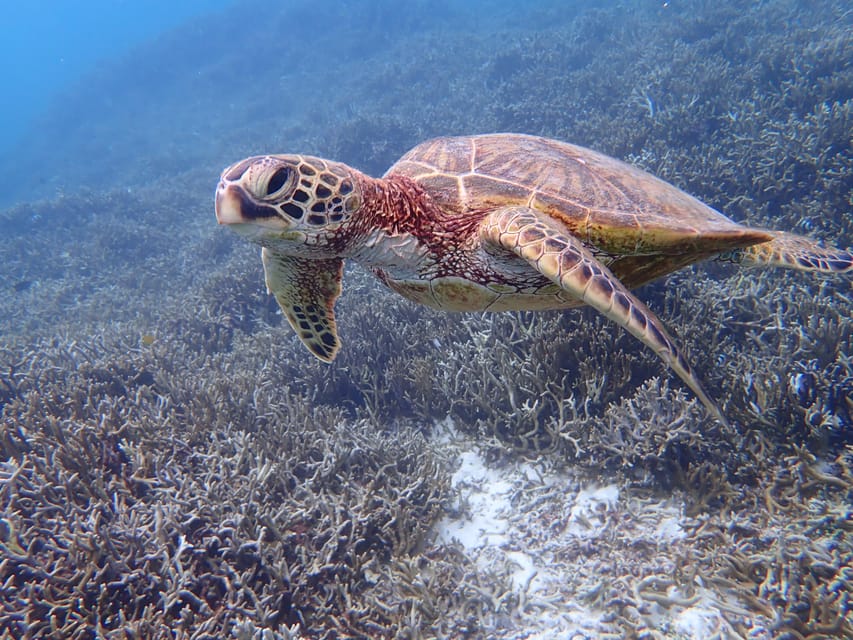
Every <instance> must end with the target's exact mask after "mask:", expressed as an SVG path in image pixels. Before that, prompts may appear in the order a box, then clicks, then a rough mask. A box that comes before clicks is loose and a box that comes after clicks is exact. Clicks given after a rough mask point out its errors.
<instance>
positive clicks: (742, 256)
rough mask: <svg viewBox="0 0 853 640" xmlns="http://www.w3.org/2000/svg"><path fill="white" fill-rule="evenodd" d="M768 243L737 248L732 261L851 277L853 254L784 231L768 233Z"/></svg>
mask: <svg viewBox="0 0 853 640" xmlns="http://www.w3.org/2000/svg"><path fill="white" fill-rule="evenodd" d="M768 233H769V234H770V235H772V236H773V239H772V240H769V241H767V242H760V243H758V244H754V245H752V246H750V247H744V248H742V249H737V250H735V251H734V252H733V255H732V259H733V260H734V261H735V262H738V263H740V264H744V265H749V266H752V265H755V266H767V267H786V268H788V269H799V270H800V271H818V272H822V273H846V274H851V275H853V253H851V252H850V251H845V250H844V249H836V248H835V247H823V246H821V245H819V244H818V243H817V242H815V241H814V240H812V239H811V238H807V237H805V236H799V235H797V234H795V233H786V232H784V231H768Z"/></svg>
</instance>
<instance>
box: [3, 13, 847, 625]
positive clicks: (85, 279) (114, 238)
mask: <svg viewBox="0 0 853 640" xmlns="http://www.w3.org/2000/svg"><path fill="white" fill-rule="evenodd" d="M562 4H563V3H559V2H554V3H539V4H537V5H536V8H535V9H528V10H527V11H526V13H524V14H523V15H518V14H517V13H516V14H511V13H504V9H502V5H500V4H498V3H495V4H494V6H493V7H492V9H493V10H491V11H489V12H488V13H489V16H488V17H487V18H483V17H482V16H479V15H476V14H472V13H469V12H468V10H465V11H463V10H461V9H459V8H453V7H452V6H451V7H446V8H444V9H445V11H446V12H448V13H447V15H448V16H450V17H449V18H442V19H437V18H436V17H435V14H437V13H440V12H439V10H438V9H439V8H441V7H440V3H439V5H436V4H435V3H432V2H431V3H427V2H413V3H411V12H412V13H411V17H410V18H408V20H405V21H401V20H400V19H399V17H398V16H396V14H395V12H394V11H393V10H392V9H393V6H394V3H392V2H390V0H389V1H388V2H384V1H383V2H376V1H374V2H369V3H368V2H355V3H348V4H346V5H341V6H340V7H338V8H331V9H326V10H324V11H325V13H317V12H316V10H313V9H311V8H310V7H309V6H308V5H307V4H306V5H304V6H303V5H297V6H295V7H291V8H281V9H279V8H276V9H270V8H269V6H268V3H262V2H247V3H244V4H242V5H241V6H240V7H239V8H238V9H235V10H234V13H232V14H225V15H223V16H217V17H214V18H211V19H210V20H209V21H208V22H200V23H198V24H195V25H190V26H188V27H186V28H185V29H182V30H179V31H176V32H174V33H172V34H167V35H164V36H163V37H162V38H161V39H160V40H159V41H157V42H154V43H151V44H150V45H147V46H146V47H144V48H142V49H140V50H138V51H136V52H134V53H133V54H131V55H129V56H128V57H127V58H125V59H123V60H119V61H116V62H115V63H114V64H112V65H110V66H109V67H108V68H105V69H103V70H102V71H100V72H99V73H98V74H94V75H92V76H90V77H88V78H86V79H85V81H81V83H80V85H79V86H77V87H74V88H72V89H69V90H68V91H67V92H66V94H65V95H64V96H63V97H62V100H61V105H60V106H57V108H56V109H55V110H54V111H53V112H51V113H49V114H47V115H46V116H45V117H44V120H43V122H42V124H41V126H40V131H39V132H34V133H33V136H32V139H31V140H30V141H29V142H28V143H27V146H26V148H22V149H21V150H20V151H19V152H18V153H17V154H16V156H15V157H14V158H11V159H8V160H4V161H3V162H2V163H0V164H2V166H3V171H2V172H0V173H2V180H3V185H4V192H5V193H6V194H10V195H11V194H14V196H13V197H14V199H15V201H16V204H12V205H10V206H9V207H8V208H6V209H5V210H4V211H2V212H0V229H2V236H3V238H4V242H3V243H2V245H0V260H2V264H3V265H4V269H3V273H2V274H0V284H2V286H3V287H4V290H5V291H6V295H5V296H3V297H2V298H0V332H2V336H3V339H2V345H0V406H2V418H3V419H2V427H0V465H2V466H0V505H2V516H0V582H2V584H3V585H4V588H3V590H2V594H1V595H0V635H3V634H6V635H8V636H10V637H14V638H17V637H33V638H35V637H45V638H94V637H110V638H133V637H146V638H149V637H150V638H222V637H235V638H286V637H308V638H328V639H331V638H361V637H368V638H433V637H438V638H444V637H468V638H485V637H490V638H526V637H531V638H532V637H543V638H544V637H553V634H557V633H563V634H565V636H566V637H572V636H571V633H573V632H576V633H578V634H580V635H579V637H602V636H605V635H606V634H610V636H611V637H704V636H712V637H713V636H714V634H717V636H718V637H750V638H774V637H779V638H800V637H804V638H805V637H808V638H818V637H849V636H851V635H853V627H851V623H850V611H851V602H850V595H849V594H850V593H851V583H853V573H851V568H850V567H851V564H853V543H851V537H850V536H851V526H850V522H851V508H850V504H851V491H853V468H851V465H853V438H851V433H853V359H851V355H850V354H851V353H852V352H853V351H852V350H851V342H852V341H853V323H851V318H853V298H851V286H850V280H849V279H847V280H844V279H829V278H813V277H810V276H809V275H806V274H794V273H782V272H771V271H742V270H737V269H735V268H734V267H731V266H727V265H724V264H720V263H710V264H705V265H700V266H697V267H694V268H691V269H687V270H685V271H683V272H680V273H678V274H675V275H673V276H670V277H668V278H667V279H665V280H664V281H662V282H659V283H656V284H654V285H651V286H648V287H646V288H644V289H642V290H641V292H640V296H641V297H642V298H643V299H644V300H646V301H647V302H649V304H650V305H651V306H652V308H653V309H654V310H655V311H656V312H657V313H658V314H659V315H660V317H661V318H662V319H663V320H664V322H666V323H667V325H668V326H669V327H670V328H672V329H673V331H674V332H675V333H676V334H677V335H678V337H679V338H680V340H681V341H682V343H683V344H684V345H685V347H686V349H687V351H688V352H689V353H690V354H691V359H692V361H693V364H694V365H695V368H696V369H697V371H698V373H699V374H700V376H701V377H702V379H703V380H704V381H706V383H707V385H708V387H709V391H710V392H711V394H712V395H713V396H714V397H715V398H716V399H718V400H719V401H720V402H721V404H722V406H723V407H724V409H725V412H726V414H727V416H728V417H729V418H730V420H731V421H732V426H731V427H723V426H721V425H719V424H717V423H715V422H713V421H711V420H710V419H708V418H707V417H706V415H705V413H704V411H703V409H702V407H701V405H699V404H698V403H697V401H696V400H695V399H694V398H693V397H692V396H691V395H689V394H687V393H685V392H683V391H682V390H681V387H680V385H679V384H678V383H677V382H675V381H673V378H672V376H671V374H670V373H669V372H668V371H663V370H662V369H661V366H660V364H659V363H658V362H657V359H656V358H655V356H654V354H652V353H650V352H647V351H646V350H644V349H642V348H641V347H640V346H639V345H638V344H637V343H636V341H635V340H634V339H633V338H631V337H630V336H628V335H627V334H625V333H624V332H622V331H620V330H618V329H617V328H615V327H613V326H612V325H611V324H610V323H609V322H607V321H606V320H604V319H602V318H600V317H599V316H598V314H595V313H593V312H590V311H589V310H575V311H569V312H565V313H538V314H527V313H525V314H501V315H486V316H480V315H453V316H448V315H442V314H440V313H437V312H433V311H430V310H428V309H422V308H419V307H415V306H413V305H412V304H410V303H408V302H406V301H405V300H403V299H401V298H399V297H396V296H394V295H393V294H391V293H390V292H388V291H386V290H384V289H382V288H380V286H379V285H378V283H376V282H375V281H374V280H373V279H372V278H371V277H370V276H369V275H368V274H365V273H363V272H360V271H358V270H357V269H354V268H353V269H349V270H348V271H347V273H346V275H345V279H344V294H343V296H342V297H341V299H340V301H339V303H338V307H337V313H338V319H339V329H340V333H341V336H342V338H343V341H344V348H343V351H342V353H341V355H340V356H339V358H338V359H337V360H336V361H335V363H334V364H332V365H323V364H321V363H319V362H317V361H315V360H314V359H313V358H311V357H310V356H309V355H307V354H306V353H305V352H304V350H303V349H302V347H301V346H300V345H299V344H297V340H296V338H295V337H294V336H293V335H292V332H291V331H290V330H289V329H288V328H287V327H286V326H283V325H282V320H281V316H280V315H279V314H278V312H277V309H276V307H275V302H274V301H273V300H272V299H271V298H270V297H268V296H267V295H266V292H265V291H264V288H263V282H262V275H261V266H260V261H259V260H258V256H257V253H256V252H255V251H254V250H253V249H252V248H250V247H248V246H246V245H245V244H244V243H242V242H241V241H239V240H238V239H237V238H234V237H231V235H229V234H227V233H226V232H224V231H223V230H222V229H219V228H217V227H216V225H215V220H214V218H213V213H212V191H213V187H214V185H215V181H216V179H217V177H218V173H219V170H220V169H221V168H222V167H224V166H225V165H226V164H228V163H230V162H232V161H234V160H236V159H238V158H241V157H243V156H246V155H249V154H251V153H257V152H261V151H296V150H298V151H305V152H310V153H317V154H320V155H324V156H328V157H332V158H336V159H338V160H342V161H345V162H349V163H351V164H353V165H355V166H358V167H359V168H362V169H364V170H366V171H369V172H371V173H373V174H374V175H378V174H380V173H381V172H382V171H384V169H385V168H386V167H387V166H388V165H389V164H391V162H393V160H394V159H396V158H397V157H398V156H399V155H401V154H402V153H403V152H404V151H405V150H406V149H408V148H409V147H410V146H411V145H413V144H415V143H417V142H419V141H420V140H422V139H424V138H427V137H430V136H433V135H443V134H452V133H463V132H464V133H470V132H478V131H500V130H513V131H524V132H528V133H535V134H541V135H546V136H550V137H558V138H561V139H566V140H569V141H572V142H575V143H579V144H584V145H587V146H591V147H594V148H596V149H598V150H601V151H604V152H606V153H609V154H611V155H614V156H617V157H621V158H625V159H627V160H629V161H631V162H634V163H636V164H638V165H640V166H642V167H643V168H645V169H648V170H649V171H651V172H653V173H655V174H657V175H659V176H661V177H663V178H664V179H666V180H668V181H670V182H672V183H673V184H676V185H678V186H680V187H682V188H684V189H686V190H687V191H689V192H690V193H692V194H694V195H696V196H698V197H700V198H701V199H703V200H705V201H706V202H708V203H709V204H711V205H712V206H714V207H716V208H718V209H720V210H722V211H724V212H725V213H726V214H727V215H729V216H730V217H732V218H734V219H736V220H742V221H747V222H749V223H750V224H753V225H756V226H761V225H766V226H769V227H774V228H779V229H790V230H795V231H798V232H801V233H809V234H811V235H813V236H815V237H819V238H826V239H827V240H829V241H832V242H834V243H837V244H838V245H840V246H845V247H850V246H853V216H851V208H853V144H852V143H851V136H850V132H851V131H853V66H851V64H850V60H851V59H853V35H851V34H853V28H851V26H853V25H851V22H853V16H851V14H850V13H849V11H848V10H847V9H846V6H845V5H844V3H841V2H830V1H819V2H816V3H809V4H808V5H806V4H805V3H801V2H795V1H793V0H791V1H784V0H780V1H776V2H764V3H753V2H729V3H724V4H723V3H712V2H703V1H701V0H696V1H693V2H670V3H668V6H667V7H666V8H664V7H662V6H660V4H658V3H649V4H643V5H632V7H633V8H631V9H625V8H624V7H617V6H610V5H609V4H607V3H604V4H602V3H586V4H580V5H578V9H577V10H576V11H575V12H574V13H571V14H569V13H567V12H566V10H565V8H564V7H563V6H562ZM437 7H438V8H437ZM238 18H239V24H240V25H241V29H240V30H235V29H233V27H230V26H229V25H233V24H235V21H236V20H238ZM329 25H334V26H331V27H330V26H329ZM250 45H251V46H250ZM247 51H250V52H251V56H250V57H249V61H248V62H247V56H246V54H245V52H247ZM247 64H249V68H250V69H251V71H250V72H249V71H247V70H246V69H247V66H246V65H247ZM448 425H450V426H448ZM466 474H467V475H466ZM490 490H491V493H490ZM470 521H473V522H475V523H480V524H481V525H482V527H485V528H486V529H488V530H490V531H493V532H495V531H497V533H495V535H494V536H493V537H491V538H489V537H488V536H485V535H484V534H483V533H482V532H477V533H475V534H472V535H471V536H470V537H467V535H468V534H466V533H465V531H468V533H470V527H469V529H467V530H466V529H465V528H464V526H463V525H464V523H466V522H470ZM490 527H491V528H492V529H489V528H490ZM475 528H476V526H475ZM454 538H455V539H454ZM688 613H690V615H691V616H692V617H690V616H688V615H687V614H688ZM697 620H698V622H697ZM549 633H550V634H551V635H550V636H549V635H548V634H549ZM535 634H542V635H535Z"/></svg>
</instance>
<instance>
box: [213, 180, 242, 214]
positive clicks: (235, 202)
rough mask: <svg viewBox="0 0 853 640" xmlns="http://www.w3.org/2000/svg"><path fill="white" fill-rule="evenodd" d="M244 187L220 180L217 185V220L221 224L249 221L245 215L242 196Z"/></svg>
mask: <svg viewBox="0 0 853 640" xmlns="http://www.w3.org/2000/svg"><path fill="white" fill-rule="evenodd" d="M241 191H242V189H240V187H237V186H235V185H232V184H226V183H225V182H222V181H220V183H219V186H217V187H216V221H217V222H218V223H219V224H245V223H247V222H249V221H248V220H247V219H246V218H245V217H244V216H243V207H242V202H243V198H241V197H240V193H237V192H241Z"/></svg>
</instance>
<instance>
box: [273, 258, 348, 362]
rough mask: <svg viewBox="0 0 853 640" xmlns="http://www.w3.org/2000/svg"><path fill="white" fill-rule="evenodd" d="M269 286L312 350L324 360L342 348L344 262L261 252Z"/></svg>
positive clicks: (301, 337)
mask: <svg viewBox="0 0 853 640" xmlns="http://www.w3.org/2000/svg"><path fill="white" fill-rule="evenodd" d="M261 260H262V261H263V263H264V275H265V276H266V282H267V289H268V290H269V292H270V293H272V294H273V295H274V296H275V299H276V302H278V306H279V307H281V310H282V311H283V312H284V315H285V317H286V318H287V321H288V322H289V323H290V326H291V327H293V330H294V331H296V335H297V336H299V339H300V340H302V343H303V344H304V345H305V346H306V347H308V350H309V351H310V352H311V353H313V354H314V355H315V356H316V357H317V358H319V359H320V360H322V361H323V362H331V361H332V360H334V359H335V356H336V355H337V353H338V350H339V349H340V347H341V342H340V339H339V338H338V330H337V326H336V323H335V300H337V299H338V296H339V295H341V281H342V279H343V272H344V261H343V260H342V259H340V258H329V259H318V260H313V259H309V258H297V257H295V256H287V255H282V254H279V253H276V252H275V251H271V250H270V249H267V248H266V247H265V248H264V249H263V250H262V251H261Z"/></svg>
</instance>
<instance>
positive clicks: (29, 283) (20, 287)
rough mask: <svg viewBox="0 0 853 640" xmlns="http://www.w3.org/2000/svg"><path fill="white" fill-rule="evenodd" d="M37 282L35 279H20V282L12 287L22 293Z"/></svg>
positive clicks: (16, 291)
mask: <svg viewBox="0 0 853 640" xmlns="http://www.w3.org/2000/svg"><path fill="white" fill-rule="evenodd" d="M35 282H36V281H35V280H19V281H18V282H16V283H15V284H13V285H12V289H13V290H14V291H15V293H21V292H22V291H27V290H28V289H29V288H30V287H32V286H33V285H34V284H35Z"/></svg>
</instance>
